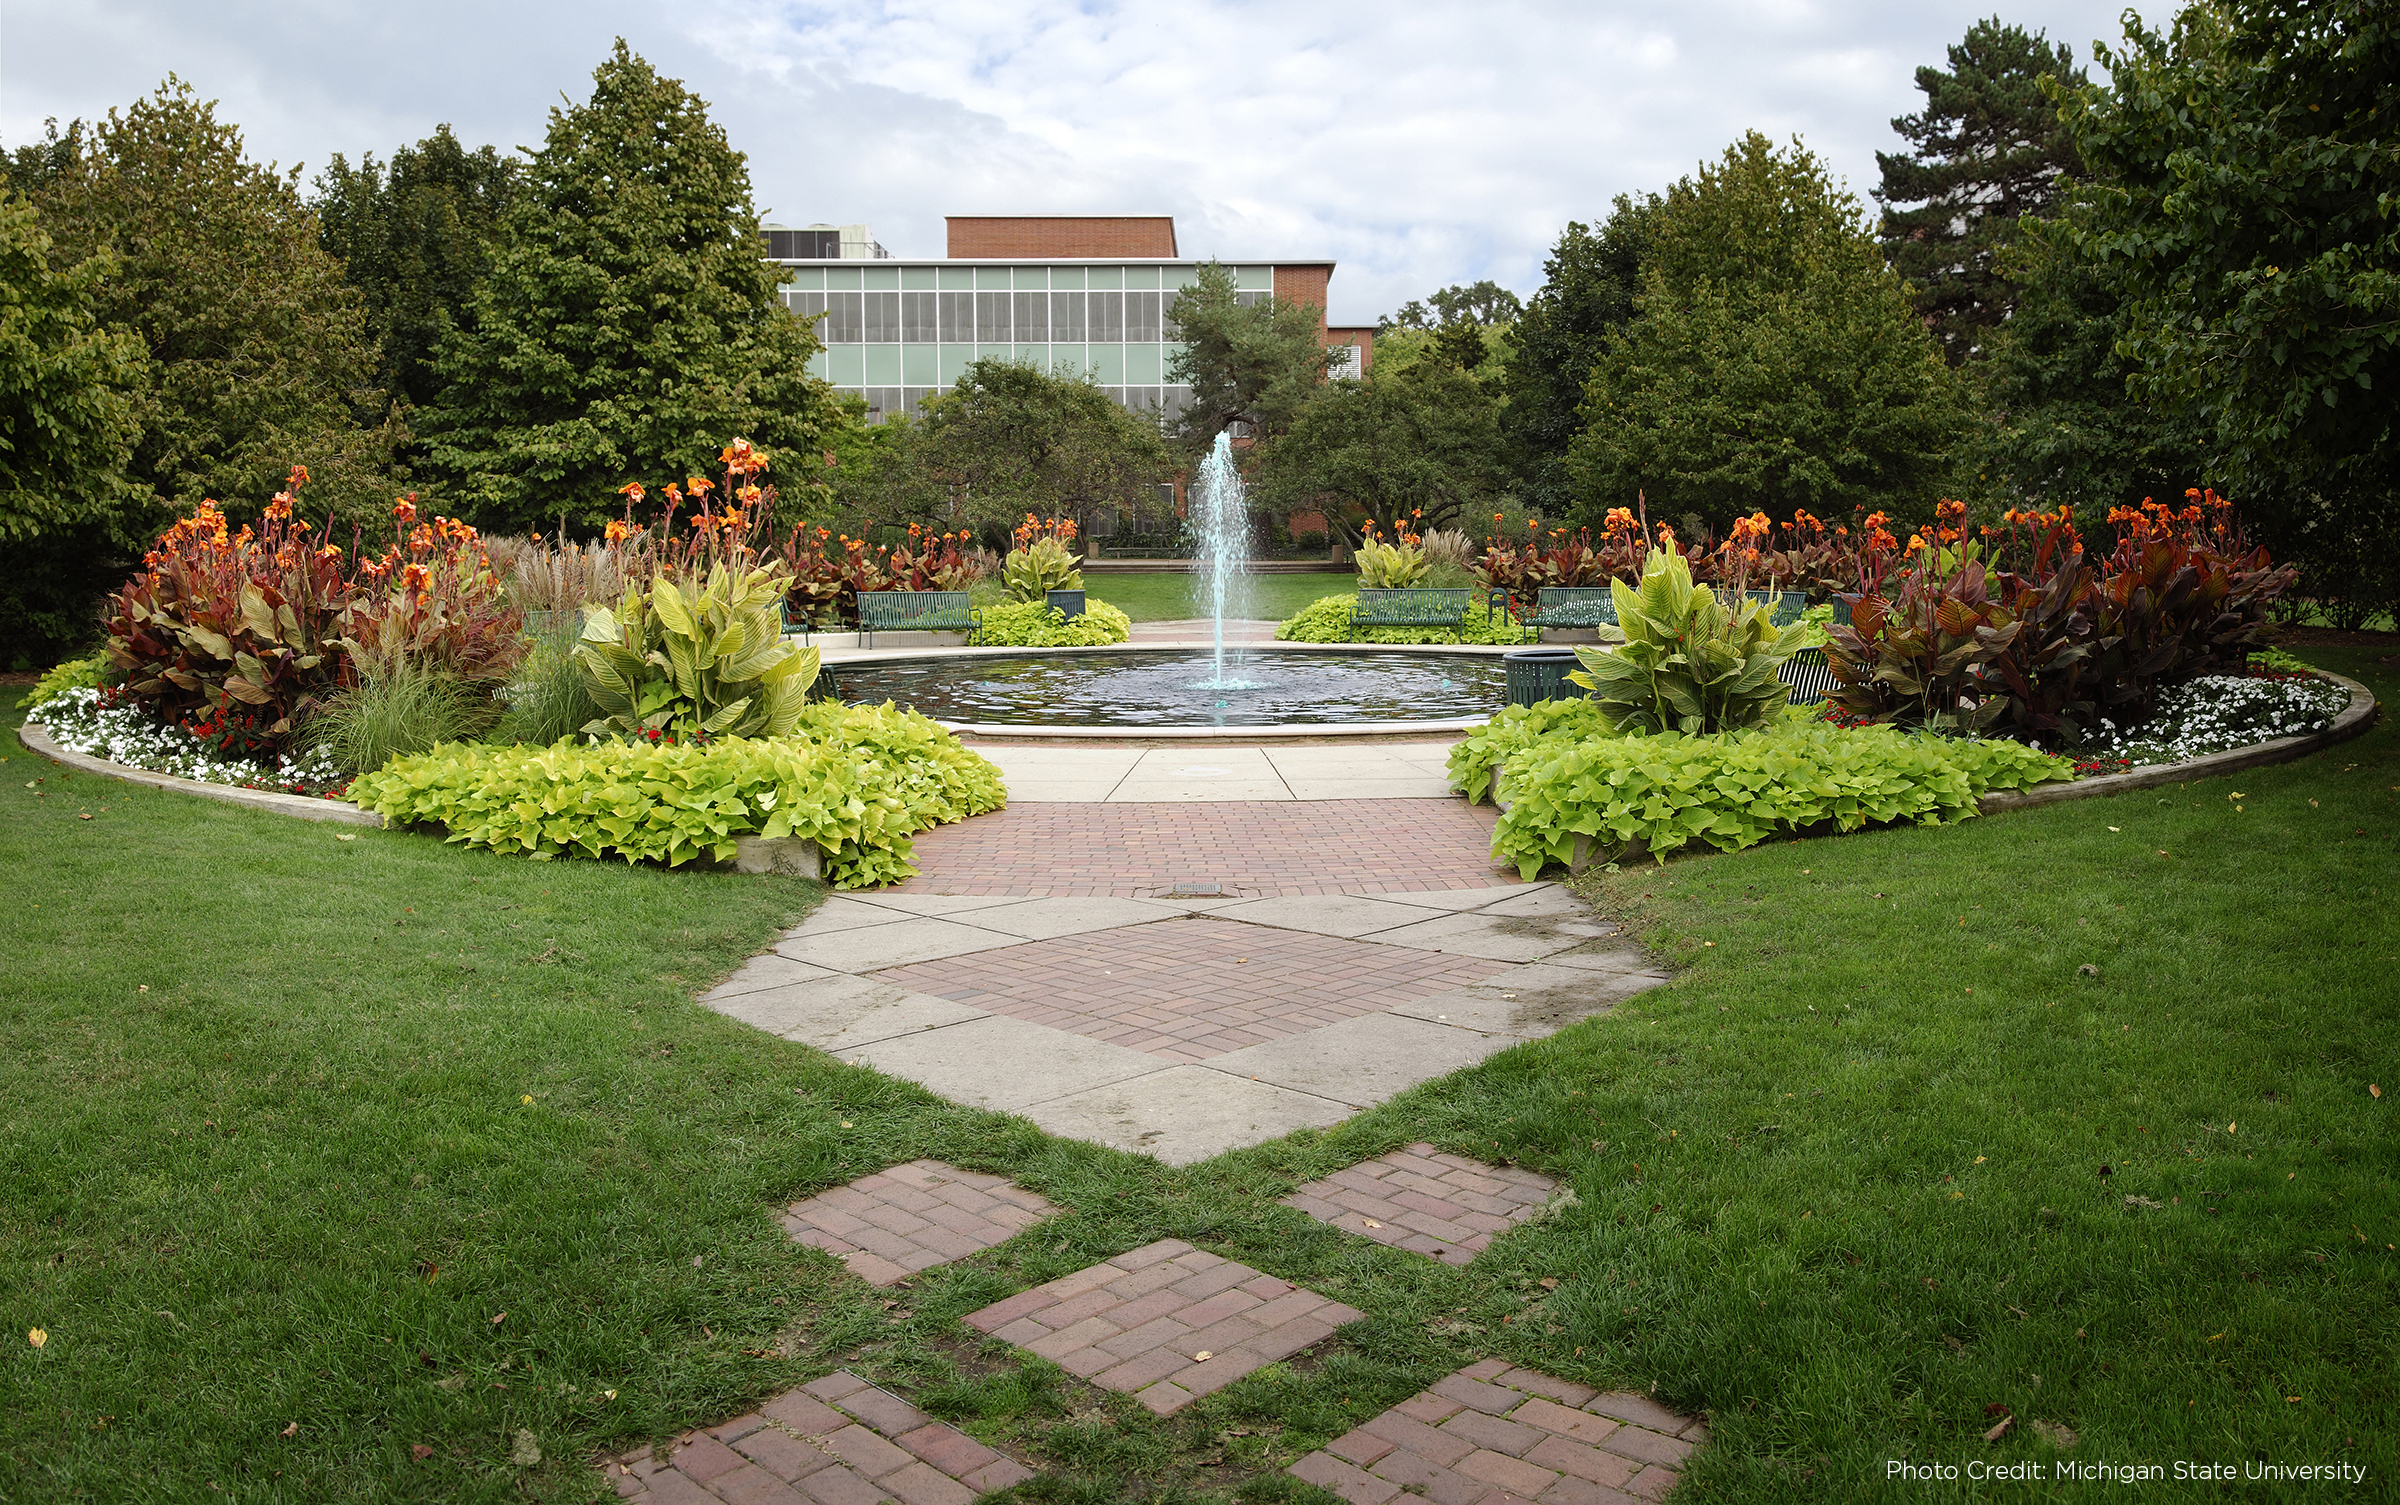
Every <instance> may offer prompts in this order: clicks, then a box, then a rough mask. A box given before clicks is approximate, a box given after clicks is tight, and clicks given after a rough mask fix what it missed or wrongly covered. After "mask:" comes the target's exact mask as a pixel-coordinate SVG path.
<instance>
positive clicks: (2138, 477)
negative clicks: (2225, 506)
mask: <svg viewBox="0 0 2400 1505" xmlns="http://www.w3.org/2000/svg"><path fill="white" fill-rule="evenodd" d="M2055 228H2056V227H2055V225H2054V224H2048V225H2045V224H2034V225H2032V226H2031V227H2030V229H2031V232H2032V233H2030V234H2026V235H2022V236H2020V237H2019V238H2018V239H2017V240H2016V241H2015V243H2014V244H2012V245H2010V246H2008V247H2007V248H2006V249H2005V250H2004V252H2003V254H2002V257H2001V267H2002V270H2003V275H2005V276H2006V277H2007V278H2008V279H2009V282H2010V285H2011V286H2012V287H2013V288H2014V289H2015V297H2016V307H2015V310H2014V312H2012V313H2011V314H2010V315H2009V319H2008V322H2007V323H2006V324H2004V325H2002V326H2001V327H2000V328H1999V329H1998V330H1996V331H1993V332H1992V334H1991V336H1990V338H1989V340H1988V343H1987V345H1986V347H1985V355H1984V357H1983V359H1982V360H1980V361H1979V362H1978V363H1977V370H1976V375H1977V377H1978V378H1979V382H1980V386H1981V388H1982V393H1983V397H1984V412H1985V418H1984V438H1985V453H1986V459H1987V466H1986V468H1987V469H1988V471H1989V472H1990V473H1991V475H1992V478H1993V479H1994V480H1995V481H1996V482H1997V483H1998V487H1999V489H2000V490H2001V491H2002V492H2004V493H2006V494H2008V495H2009V496H2010V498H2011V500H2012V502H2015V503H2022V502H2024V501H2028V500H2030V501H2033V502H2036V503H2039V504H2040V506H2041V507H2043V508H2045V509H2047V508H2049V507H2053V506H2058V505H2061V504H2064V505H2067V506H2071V507H2075V508H2079V509H2081V510H2082V512H2083V515H2084V516H2085V517H2087V518H2098V517H2104V516H2105V515H2106V514H2107V510H2108V509H2109V508H2110V507H2123V506H2133V505H2136V504H2138V503H2140V502H2141V501H2142V500H2143V499H2144V498H2146V497H2157V498H2172V497H2180V496H2182V495H2183V492H2184V488H2186V487H2188V486H2206V485H2211V484H2214V483H2215V482H2217V481H2218V480H2220V479H2222V477H2220V476H2218V475H2217V474H2216V473H2214V472H2213V471H2212V470H2211V469H2210V468H2209V467H2210V459H2209V454H2208V445H2207V436H2206V434H2205V433H2204V432H2203V431H2202V430H2201V428H2200V426H2199V425H2198V424H2197V423H2195V422H2194V421H2192V420H2191V419H2190V418H2188V417H2184V416H2182V415H2179V414H2177V413H2175V412H2172V411H2170V410H2166V409H2162V408H2160V407H2159V406H2157V405H2156V404H2152V403H2141V402H2134V401H2131V400H2130V399H2128V398H2127V397H2126V395H2125V384H2126V380H2127V378H2128V377H2129V376H2130V375H2131V374H2132V363H2131V362H2130V361H2128V360H2126V358H2125V357H2123V356H2121V355H2119V354H2118V353H2117V350H2116V343H2117V340H2118V339H2119V338H2120V337H2121V335H2122V333H2123V328H2124V311H2123V306H2122V303H2121V301H2120V300H2119V298H2118V297H2117V296H2116V294H2115V293H2114V291H2113V290H2112V289H2111V288H2110V286H2109V284H2108V282H2107V280H2106V279H2105V278H2104V277H2102V276H2101V275H2100V274H2099V273H2098V272H2097V271H2096V270H2095V269H2094V268H2093V267H2091V266H2088V265H2086V264H2085V263H2083V262H2082V261H2080V260H2078V259H2077V258H2076V256H2075V255H2074V254H2073V252H2072V251H2071V250H2070V249H2068V248H2066V247H2064V246H2062V245H2060V244H2059V243H2058V239H2057V237H2056V236H2055V235H2054V234H2052V233H2051V232H2052V231H2053V230H2054V229H2055Z"/></svg>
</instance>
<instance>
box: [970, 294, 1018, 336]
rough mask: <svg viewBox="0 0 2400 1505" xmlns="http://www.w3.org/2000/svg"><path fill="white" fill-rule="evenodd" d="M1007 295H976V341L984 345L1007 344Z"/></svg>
mask: <svg viewBox="0 0 2400 1505" xmlns="http://www.w3.org/2000/svg"><path fill="white" fill-rule="evenodd" d="M1009 296H1010V295H1009V294H1007V293H977V294H976V295H975V340H976V343H978V344H982V345H995V344H1005V343H1006V342H1007V340H1008V338H1009V334H1008V328H1009V324H1008V300H1009Z"/></svg>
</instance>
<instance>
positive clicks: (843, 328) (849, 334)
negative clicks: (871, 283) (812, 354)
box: [825, 293, 864, 345]
mask: <svg viewBox="0 0 2400 1505" xmlns="http://www.w3.org/2000/svg"><path fill="white" fill-rule="evenodd" d="M825 296H826V298H827V300H828V301H827V304H826V308H827V316H826V319H825V343H826V344H828V345H855V344H857V343H858V336H859V328H860V326H861V324H862V323H863V322H864V317H863V315H862V314H861V312H860V310H859V298H860V297H861V296H862V295H861V294H858V293H828V294H826V295H825Z"/></svg>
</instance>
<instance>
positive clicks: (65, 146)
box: [10, 77, 406, 515]
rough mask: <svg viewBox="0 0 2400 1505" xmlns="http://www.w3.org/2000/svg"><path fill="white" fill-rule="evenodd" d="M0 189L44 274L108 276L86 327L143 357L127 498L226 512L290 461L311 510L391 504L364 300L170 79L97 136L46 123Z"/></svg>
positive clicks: (198, 103) (395, 437) (309, 226)
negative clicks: (28, 219) (25, 226)
mask: <svg viewBox="0 0 2400 1505" xmlns="http://www.w3.org/2000/svg"><path fill="white" fill-rule="evenodd" d="M295 171H296V170H295ZM10 176H11V179H12V181H13V182H17V183H21V184H24V185H26V187H27V188H28V189H29V191H30V192H31V195H32V197H33V199H34V202H35V204H36V206H37V207H38V208H39V209H40V211H41V214H42V219H43V223H44V226H45V227H46V228H47V230H48V231H49V233H50V235H51V237H52V240H53V244H52V247H51V252H50V255H51V261H52V264H53V265H54V266H56V267H59V268H62V269H63V268H66V267H70V266H76V265H80V264H82V263H84V262H86V261H89V260H90V259H91V258H92V257H94V256H99V255H106V256H108V257H110V258H111V260H112V262H113V266H114V270H113V271H112V272H111V273H110V274H109V275H108V277H107V278H105V279H104V280H102V281H101V282H99V283H97V284H96V285H95V289H94V294H95V296H94V302H93V314H94V316H95V317H96V318H97V320H98V321H99V323H100V324H101V325H102V326H104V327H107V328H110V329H113V330H119V331H124V332H127V333H130V334H132V335H133V336H135V337H136V338H138V339H139V340H140V341H141V343H142V345H143V346H144V347H145V349H146V351H147V354H148V359H147V361H146V362H145V367H146V371H147V377H146V379H145V380H144V381H143V382H142V383H141V384H140V385H139V386H138V387H137V388H136V389H134V391H133V392H132V402H133V407H134V417H135V420H136V421H137V422H138V423H139V425H140V433H139V435H138V436H137V437H136V439H135V441H134V445H133V458H132V461H131V464H130V465H129V467H128V472H129V475H130V476H131V478H132V480H133V481H134V482H135V483H136V484H137V485H139V486H140V487H142V488H143V489H144V490H146V491H150V492H155V493H156V494H157V495H159V496H163V497H165V498H167V499H168V500H169V501H171V502H173V503H174V504H175V505H177V506H179V507H188V506H190V505H192V504H193V503H196V502H198V501H199V500H201V499H202V498H203V497H211V498H215V499H216V500H218V501H220V502H222V503H224V504H225V505H226V507H227V509H228V511H231V512H234V513H236V514H237V515H238V514H239V513H240V512H241V511H243V510H245V509H255V508H257V507H260V506H263V505H264V504H265V501H266V499H267V498H268V497H269V496H270V495H272V494H273V493H274V492H275V491H276V490H277V489H279V488H280V487H281V485H282V483H283V479H284V477H285V476H286V475H287V474H288V473H289V472H290V470H291V468H292V466H294V465H296V464H300V465H306V466H307V467H308V468H309V472H310V475H311V484H310V488H309V489H310V495H311V497H312V498H314V499H315V500H317V501H319V502H331V503H333V504H335V505H336V506H337V507H339V508H340V509H342V510H344V511H348V512H363V511H365V510H366V509H369V508H372V509H373V510H375V511H376V512H378V513H380V511H381V510H382V508H383V507H384V506H388V505H389V502H390V490H389V488H390V487H391V485H392V484H393V480H394V466H393V451H394V449H395V448H396V446H397V445H398V444H399V443H400V442H402V441H403V440H404V439H405V437H406V429H405V427H404V426H403V425H401V424H400V423H399V422H398V421H397V420H396V419H395V418H393V417H392V416H390V414H389V410H388V406H387V404H386V402H385V400H384V398H383V394H382V393H381V392H379V391H378V390H377V389H376V388H375V385H374V379H375V362H376V358H375V347H374V344H373V342H372V340H371V339H370V338H369V337H368V334H367V328H366V314H365V310H364V307H363V303H362V300H361V299H360V297H359V295H358V293H357V292H356V291H355V290H354V289H352V288H351V287H349V286H348V285H347V284H345V283H344V282H343V281H342V269H341V264H340V263H339V262H337V261H335V260H334V259H333V258H332V257H331V256H329V255H327V254H326V252H325V250H324V248H323V246H322V245H320V244H319V242H318V239H317V225H316V221H315V219H314V217H313V216H311V215H310V214H309V212H308V210H307V208H306V206H305V205H303V204H302V203H301V201H300V195H299V192H298V189H297V187H296V184H295V181H294V175H293V174H281V175H279V174H277V173H276V172H275V171H274V170H273V169H272V168H268V167H261V166H259V165H258V164H256V163H254V162H251V161H249V160H247V159H246V158H245V157H244V156H243V152H242V138H241V133H240V131H238V130H236V129H235V128H234V127H233V126H230V125H227V124H224V123H222V122H220V121H219V120H218V119H217V118H216V112H215V107H214V106H213V105H211V104H209V103H207V102H204V101H202V100H200V99H199V98H198V97H196V96H195V95H194V94H193V93H192V90H191V88H190V86H188V85H186V84H184V83H182V82H181V81H180V80H177V79H175V78H172V77H170V78H169V79H168V80H167V82H166V83H164V84H162V85H160V86H159V88H158V90H157V92H156V93H154V94H153V95H151V96H150V97H149V98H147V99H143V100H140V101H138V102H137V103H135V104H134V105H133V106H131V107H130V108H129V109H127V110H126V111H124V112H123V113H122V114H120V113H119V112H117V111H115V110H111V111H110V112H109V114H108V118H107V119H106V120H105V121H103V122H101V123H100V124H99V125H98V126H96V127H90V128H87V127H85V126H83V125H82V124H81V123H80V122H79V123H78V124H77V125H75V126H73V127H70V128H69V130H68V131H66V132H65V133H63V134H62V133H60V132H59V131H58V130H57V128H56V126H55V125H53V126H52V128H51V130H50V133H49V137H48V139H47V140H46V141H44V142H42V143H40V144H38V145H32V146H27V147H22V148H19V149H18V151H17V152H16V153H15V154H14V156H13V157H12V159H11V162H10Z"/></svg>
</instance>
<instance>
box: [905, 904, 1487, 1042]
mask: <svg viewBox="0 0 2400 1505" xmlns="http://www.w3.org/2000/svg"><path fill="white" fill-rule="evenodd" d="M1508 969H1509V967H1508V964H1507V963H1506V962H1497V961H1488V960H1485V959H1483V958H1480V957H1472V956H1461V955H1445V954H1443V953H1442V952H1439V951H1419V950H1416V949H1414V948H1411V947H1407V946H1377V945H1370V944H1368V943H1367V942H1365V941H1349V940H1342V939H1340V938H1339V937H1335V936H1325V935H1311V934H1308V933H1307V932H1305V931H1298V930H1276V929H1272V928H1270V927H1268V926H1264V925H1245V924H1240V923H1237V922H1233V921H1226V920H1210V919H1191V920H1156V921H1152V922H1150V923H1149V924H1144V925H1127V926H1124V927H1122V928H1120V929H1116V930H1103V931H1097V932H1092V933H1087V934H1083V935H1072V936H1062V937H1060V938H1059V939H1056V940H1048V941H1033V942H1030V943H1028V944H1026V945H1022V946H1010V947H1008V948H1006V949H1005V950H1000V951H979V952H976V953H975V954H973V955H971V956H958V957H946V958H943V959H942V960H939V961H929V962H915V963H911V964H910V965H908V966H904V967H891V968H887V969H885V970H884V971H881V972H878V973H875V974H874V975H875V976H876V977H878V978H880V979H882V980H884V981H886V982H891V983H896V984H898V985H899V986H901V987H904V988H908V989H911V990H912V991H915V992H919V993H930V994H932V995H934V996H935V997H938V998H951V999H956V1000H958V1001H959V1002H961V1003H968V1004H972V1005H974V1006H975V1007H977V1008H980V1009H989V1010H991V1011H992V1012H994V1013H998V1014H1007V1015H1009V1016H1010V1017H1012V1018H1016V1019H1023V1020H1025V1021H1027V1022H1028V1023H1032V1024H1046V1025H1049V1026H1050V1027H1051V1028H1053V1029H1062V1030H1067V1031H1069V1032H1071V1033H1073V1034H1078V1035H1088V1036H1090V1037H1092V1038H1093V1039H1095V1040H1106V1041H1108V1042H1110V1043H1111V1044H1115V1045H1123V1046H1126V1047H1128V1048H1129V1049H1133V1050H1141V1051H1147V1052H1149V1053H1150V1054H1152V1055H1154V1056H1160V1057H1163V1058H1165V1059H1166V1060H1170V1061H1205V1060H1207V1059H1208V1058H1209V1057H1211V1056H1219V1055H1223V1054H1225V1052H1227V1051H1230V1050H1239V1049H1241V1048H1242V1047H1243V1046H1245V1045H1256V1044H1258V1043H1259V1042H1260V1041H1262V1040H1276V1039H1281V1038H1282V1037H1284V1036H1286V1035H1297V1034H1302V1033H1305V1032H1306V1031H1309V1030H1312V1029H1319V1028H1322V1027H1323V1026H1325V1025H1328V1024H1333V1023H1336V1022H1338V1021H1340V1020H1343V1019H1351V1018H1355V1017H1357V1016H1358V1015H1360V1014H1372V1013H1377V1012H1379V1011H1381V1010H1384V1009H1388V1008H1390V1007H1392V1006H1393V1005H1394V1004H1400V1003H1408V1002H1412V1001H1414V1000H1416V999H1419V998H1427V997H1431V996H1432V995H1433V994H1435V993H1441V992H1446V991H1448V990H1450V989H1452V988H1458V987H1464V986H1466V985H1467V984H1468V983H1472V982H1478V981H1481V980H1482V979H1484V978H1486V977H1490V976H1492V975H1493V974H1494V973H1497V972H1505V971H1507V970H1508Z"/></svg>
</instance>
